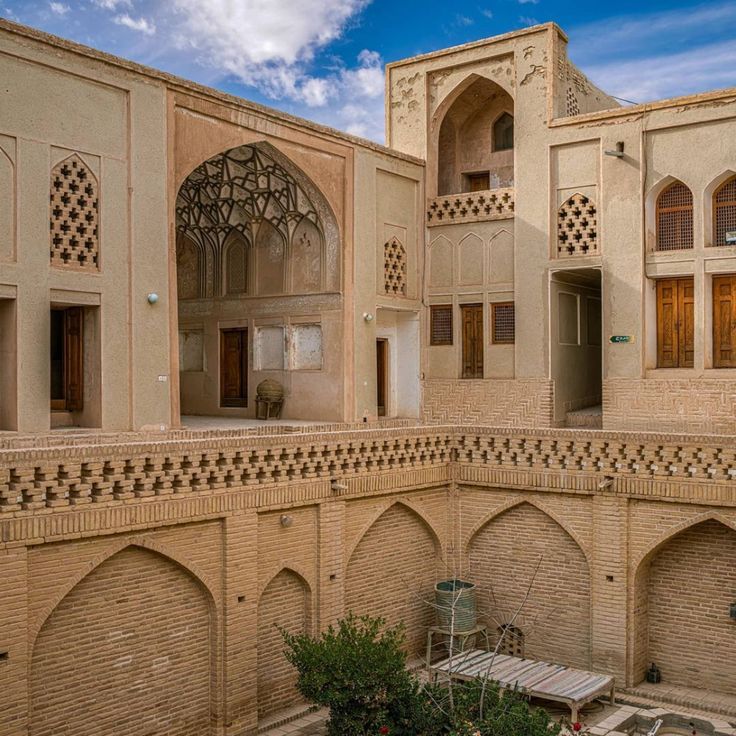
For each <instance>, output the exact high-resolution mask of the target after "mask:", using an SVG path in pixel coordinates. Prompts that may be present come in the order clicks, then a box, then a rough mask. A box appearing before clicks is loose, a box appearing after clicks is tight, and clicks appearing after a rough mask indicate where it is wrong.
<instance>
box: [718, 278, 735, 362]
mask: <svg viewBox="0 0 736 736" xmlns="http://www.w3.org/2000/svg"><path fill="white" fill-rule="evenodd" d="M734 343H736V274H729V275H728V276H714V277H713V367H714V368H736V345H735V344H734Z"/></svg>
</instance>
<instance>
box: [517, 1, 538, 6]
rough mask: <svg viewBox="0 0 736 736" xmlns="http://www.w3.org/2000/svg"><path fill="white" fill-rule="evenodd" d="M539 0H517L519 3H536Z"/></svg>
mask: <svg viewBox="0 0 736 736" xmlns="http://www.w3.org/2000/svg"><path fill="white" fill-rule="evenodd" d="M538 2H539V0H519V5H536V4H537V3H538Z"/></svg>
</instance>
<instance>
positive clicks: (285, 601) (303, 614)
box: [258, 568, 312, 718]
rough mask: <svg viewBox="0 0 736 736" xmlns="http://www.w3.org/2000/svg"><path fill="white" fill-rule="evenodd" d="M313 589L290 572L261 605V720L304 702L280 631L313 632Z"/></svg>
mask: <svg viewBox="0 0 736 736" xmlns="http://www.w3.org/2000/svg"><path fill="white" fill-rule="evenodd" d="M311 619H312V616H311V592H310V589H309V585H308V584H307V582H306V581H305V580H304V578H302V576H301V575H299V574H297V573H296V572H294V571H293V570H289V569H287V568H285V569H283V570H281V572H279V573H278V574H277V575H275V576H274V577H273V578H272V579H271V581H270V582H269V583H268V585H267V586H266V588H265V590H264V591H263V593H262V595H261V598H260V601H259V603H258V717H259V718H263V717H264V716H267V715H269V714H270V713H273V712H275V711H278V710H280V709H281V708H286V707H287V706H290V705H293V704H294V703H296V702H298V701H299V700H300V699H301V698H300V696H299V694H298V692H297V690H296V679H297V678H296V670H295V669H294V668H293V667H292V666H291V665H290V664H289V663H288V662H287V661H286V658H285V657H284V656H283V654H282V652H283V648H284V645H283V639H282V637H281V632H280V630H279V628H283V629H285V630H286V631H288V632H289V633H290V634H304V633H308V632H310V631H311V626H312V624H311Z"/></svg>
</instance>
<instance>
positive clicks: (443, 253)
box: [429, 235, 454, 286]
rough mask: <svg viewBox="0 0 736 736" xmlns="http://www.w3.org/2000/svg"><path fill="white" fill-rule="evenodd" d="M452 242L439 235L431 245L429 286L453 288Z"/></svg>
mask: <svg viewBox="0 0 736 736" xmlns="http://www.w3.org/2000/svg"><path fill="white" fill-rule="evenodd" d="M452 250H453V248H452V242H451V241H450V240H449V239H448V238H447V237H445V236H444V235H438V236H437V237H436V238H434V240H432V242H431V243H430V244H429V285H430V286H452V284H453V273H454V264H453V260H454V258H453V253H452Z"/></svg>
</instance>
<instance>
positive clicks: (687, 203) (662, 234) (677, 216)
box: [656, 181, 693, 250]
mask: <svg viewBox="0 0 736 736" xmlns="http://www.w3.org/2000/svg"><path fill="white" fill-rule="evenodd" d="M692 247H693V193H692V192H691V191H690V189H689V188H688V187H687V186H685V185H684V184H683V183H682V182H681V181H675V182H673V183H672V184H670V185H669V186H668V187H667V188H666V189H664V190H663V191H662V192H661V194H660V195H659V197H657V246H656V248H657V250H682V249H686V248H692Z"/></svg>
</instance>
